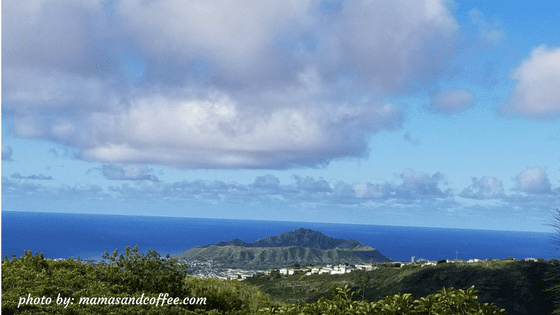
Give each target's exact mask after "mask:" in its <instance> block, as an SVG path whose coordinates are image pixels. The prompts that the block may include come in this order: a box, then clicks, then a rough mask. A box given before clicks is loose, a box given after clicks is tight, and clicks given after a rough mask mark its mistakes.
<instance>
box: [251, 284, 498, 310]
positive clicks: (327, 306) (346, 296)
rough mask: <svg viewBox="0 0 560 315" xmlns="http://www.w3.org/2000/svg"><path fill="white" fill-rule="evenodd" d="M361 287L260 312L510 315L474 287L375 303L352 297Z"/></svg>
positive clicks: (396, 296)
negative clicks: (486, 300) (484, 299)
mask: <svg viewBox="0 0 560 315" xmlns="http://www.w3.org/2000/svg"><path fill="white" fill-rule="evenodd" d="M358 292H359V290H356V291H353V292H352V291H351V290H350V288H349V287H348V285H346V286H344V288H336V289H335V290H334V292H333V298H332V299H331V300H328V299H327V298H326V297H323V298H321V299H319V301H317V302H312V303H306V304H304V305H299V304H292V305H288V306H284V307H277V308H263V309H261V310H260V313H261V314H286V315H290V314H293V315H296V314H297V315H307V314H309V315H315V314H316V315H319V314H321V315H338V314H342V315H344V314H364V315H365V314H383V315H397V314H399V315H407V314H441V315H452V314H466V315H469V314H472V315H474V314H479V315H490V314H507V313H506V311H505V310H504V309H498V308H497V307H496V305H494V304H493V303H478V302H477V301H476V300H477V299H478V296H477V295H476V290H475V288H474V286H472V287H470V288H469V289H467V290H462V289H459V290H455V289H453V288H450V289H448V290H446V289H445V288H443V289H442V290H440V291H439V292H437V293H435V294H431V295H428V296H426V297H422V298H420V299H418V300H415V299H414V298H413V297H412V295H411V294H395V295H390V296H386V297H385V298H384V299H382V300H379V301H376V302H368V301H355V300H353V297H354V296H355V295H356V294H358Z"/></svg>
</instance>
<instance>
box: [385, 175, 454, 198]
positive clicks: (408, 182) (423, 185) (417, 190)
mask: <svg viewBox="0 0 560 315" xmlns="http://www.w3.org/2000/svg"><path fill="white" fill-rule="evenodd" d="M400 178H401V180H402V184H401V185H399V186H398V187H396V189H395V192H396V194H395V197H397V198H402V199H417V198H420V199H422V198H437V197H441V198H443V197H447V196H450V194H451V190H450V189H448V190H446V191H445V192H444V191H442V190H441V189H440V188H439V187H438V186H439V184H440V183H443V184H446V183H445V178H444V176H443V174H442V173H439V172H437V173H434V174H433V175H432V176H430V175H429V174H427V173H424V172H420V171H415V170H413V169H406V170H405V171H404V172H402V173H401V175H400Z"/></svg>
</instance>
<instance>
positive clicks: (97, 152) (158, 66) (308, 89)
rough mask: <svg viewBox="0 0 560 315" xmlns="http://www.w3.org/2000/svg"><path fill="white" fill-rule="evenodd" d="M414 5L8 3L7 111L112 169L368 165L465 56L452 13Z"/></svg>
mask: <svg viewBox="0 0 560 315" xmlns="http://www.w3.org/2000/svg"><path fill="white" fill-rule="evenodd" d="M404 2H405V3H402V2H401V3H396V2H394V1H388V0H387V1H377V2H376V3H375V4H374V3H371V2H367V1H352V2H341V3H338V4H337V3H333V2H325V1H298V2H289V3H286V2H285V1H268V2H266V3H264V2H261V1H249V2H246V3H243V4H240V3H238V2H227V1H224V2H221V3H219V4H218V3H212V4H209V3H208V2H207V1H189V2H184V1H167V2H162V3H159V2H158V3H157V4H156V3H154V2H135V1H122V0H121V1H119V0H117V1H102V0H98V1H72V2H56V3H47V2H46V1H35V2H33V3H26V4H25V5H20V4H16V3H13V2H12V3H6V4H4V5H3V7H4V9H5V10H6V12H8V13H7V14H8V16H9V19H10V24H7V25H6V28H5V32H4V33H5V35H4V36H3V38H2V40H3V46H6V47H8V49H7V50H5V52H4V55H3V76H4V86H3V89H4V91H3V98H4V99H3V103H4V106H3V113H4V114H5V115H6V116H8V117H13V128H14V132H15V134H16V135H17V136H19V137H24V138H42V139H49V140H52V141H55V142H58V143H62V144H64V145H67V146H69V147H73V148H76V149H78V157H79V158H81V159H83V160H88V161H99V162H104V163H149V164H162V165H168V166H174V167H186V168H268V169H282V168H289V167H294V166H311V167H314V166H319V165H322V164H325V163H328V162H329V161H331V160H332V159H333V158H334V157H335V156H341V153H344V154H343V155H344V156H348V157H364V156H366V155H367V154H368V149H367V142H368V140H369V138H370V136H371V135H373V134H375V133H377V132H380V131H383V130H391V129H395V128H400V127H401V124H402V122H403V117H404V112H403V109H402V108H401V107H400V106H398V105H397V104H392V103H389V102H386V101H384V100H383V96H384V95H387V94H388V95H391V94H394V93H399V92H403V91H407V90H409V89H414V88H417V87H418V85H419V84H420V85H422V84H426V82H429V81H430V80H431V79H433V76H434V73H437V72H438V71H439V70H441V68H442V67H443V66H444V64H445V63H444V62H443V61H445V60H446V59H448V58H450V57H451V55H452V53H453V42H454V35H455V34H456V32H457V25H456V22H455V21H454V19H453V17H452V16H451V14H450V13H449V12H448V10H447V9H446V7H445V6H444V3H443V1H439V0H426V1H412V0H407V1H404ZM156 5H157V10H155V8H154V6H156ZM413 13H414V14H413ZM459 102H462V101H461V100H460V101H459Z"/></svg>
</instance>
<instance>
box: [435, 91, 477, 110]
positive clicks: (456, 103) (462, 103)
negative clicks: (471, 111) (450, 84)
mask: <svg viewBox="0 0 560 315" xmlns="http://www.w3.org/2000/svg"><path fill="white" fill-rule="evenodd" d="M475 101H476V98H475V96H474V94H473V93H472V92H471V91H469V90H465V89H451V90H448V91H445V92H442V91H439V92H437V93H435V94H434V95H433V96H432V102H431V103H430V104H429V105H428V107H427V108H428V110H429V111H431V112H433V113H439V114H446V115H451V114H455V113H459V112H462V111H465V110H467V109H468V108H470V107H472V106H473V104H474V103H475Z"/></svg>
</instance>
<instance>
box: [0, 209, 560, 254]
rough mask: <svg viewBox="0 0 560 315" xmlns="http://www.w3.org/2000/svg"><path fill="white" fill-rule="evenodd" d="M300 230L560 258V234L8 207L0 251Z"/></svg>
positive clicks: (420, 250)
mask: <svg viewBox="0 0 560 315" xmlns="http://www.w3.org/2000/svg"><path fill="white" fill-rule="evenodd" d="M298 228H310V229H313V230H318V231H321V232H322V233H323V234H325V235H327V236H329V237H333V238H352V239H356V240H358V241H360V242H362V243H365V244H366V245H369V246H372V247H374V248H376V249H377V250H379V251H380V252H381V253H383V254H384V255H385V256H387V257H389V258H391V259H392V260H394V261H410V259H411V257H412V256H415V257H416V259H419V258H423V259H428V260H439V259H455V258H458V259H462V260H468V259H471V258H478V259H487V258H497V259H503V258H508V257H513V258H516V259H523V258H527V257H534V258H544V259H546V260H548V259H553V258H556V259H557V258H558V257H559V253H560V250H559V249H558V245H557V243H556V240H558V235H556V234H554V233H537V232H509V231H488V230H472V229H449V228H425V227H401V226H385V225H360V224H332V223H310V222H283V221H255V220H225V219H201V218H178V217H148V216H130V215H94V214H66V213H42V212H16V211H2V235H1V238H2V254H1V255H2V257H4V255H7V256H8V257H9V258H11V257H12V255H14V254H15V255H16V256H17V257H19V256H21V255H23V252H24V250H31V251H32V252H33V253H35V252H39V253H43V254H44V255H45V257H47V258H69V257H74V258H77V257H78V256H79V257H80V258H81V259H90V260H101V257H100V256H101V255H102V254H103V253H104V252H105V251H108V252H109V253H112V252H113V251H114V250H115V248H118V249H119V251H120V252H122V251H123V250H124V248H125V247H126V246H130V247H134V246H135V245H138V246H139V249H140V251H142V252H147V250H148V249H152V250H155V251H157V252H159V253H160V254H161V255H162V256H163V255H165V254H167V253H169V254H171V255H175V254H179V253H181V252H183V251H186V250H188V249H189V248H192V247H196V246H199V245H204V244H211V243H216V242H218V241H224V240H231V239H234V238H239V239H241V240H243V241H245V242H253V241H256V240H257V239H260V238H264V237H268V236H273V235H278V234H280V233H283V232H287V231H289V230H293V229H298Z"/></svg>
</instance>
